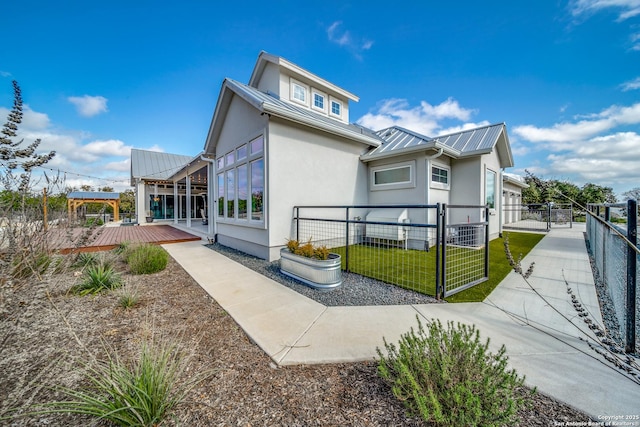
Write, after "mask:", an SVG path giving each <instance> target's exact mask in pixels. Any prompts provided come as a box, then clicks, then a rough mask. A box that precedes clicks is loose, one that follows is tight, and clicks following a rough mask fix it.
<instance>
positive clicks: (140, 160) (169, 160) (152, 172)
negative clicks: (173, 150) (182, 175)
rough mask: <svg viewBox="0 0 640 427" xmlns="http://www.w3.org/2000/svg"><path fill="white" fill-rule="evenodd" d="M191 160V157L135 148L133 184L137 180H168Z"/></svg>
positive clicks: (132, 170)
mask: <svg viewBox="0 0 640 427" xmlns="http://www.w3.org/2000/svg"><path fill="white" fill-rule="evenodd" d="M191 160H192V157H191V156H184V155H180V154H169V153H160V152H157V151H147V150H138V149H135V148H134V149H132V150H131V179H132V183H133V180H134V179H135V178H141V179H149V180H168V179H169V178H170V177H171V176H173V174H174V173H176V172H178V171H179V170H180V169H181V168H182V167H184V165H186V164H187V163H189V162H190V161H191Z"/></svg>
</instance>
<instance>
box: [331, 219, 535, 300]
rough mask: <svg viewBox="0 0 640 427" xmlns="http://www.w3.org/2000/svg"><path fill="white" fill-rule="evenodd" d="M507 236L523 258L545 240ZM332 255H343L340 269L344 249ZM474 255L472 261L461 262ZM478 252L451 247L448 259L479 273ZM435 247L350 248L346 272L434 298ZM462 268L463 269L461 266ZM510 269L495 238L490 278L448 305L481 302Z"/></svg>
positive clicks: (491, 247) (525, 235) (516, 234)
mask: <svg viewBox="0 0 640 427" xmlns="http://www.w3.org/2000/svg"><path fill="white" fill-rule="evenodd" d="M504 235H505V236H508V237H509V243H510V247H511V252H512V253H513V254H514V256H516V257H518V256H519V255H522V256H523V257H524V256H525V255H527V254H528V253H529V252H530V251H531V249H533V247H534V246H535V245H536V244H538V242H539V241H540V240H541V239H542V238H543V237H544V234H534V233H520V232H509V233H507V232H505V233H504ZM331 251H332V252H334V253H337V254H339V255H342V257H343V269H345V265H344V256H345V248H344V247H340V248H333V249H331ZM470 253H471V254H473V256H472V257H471V261H463V260H465V259H467V258H469V257H467V256H465V254H466V255H469V254H470ZM477 253H478V250H477V249H471V248H450V249H449V250H448V252H447V257H448V259H449V262H450V263H460V264H461V263H462V262H468V263H469V264H471V265H466V266H464V268H466V269H467V270H469V271H477V270H480V271H482V269H483V267H482V265H483V262H484V261H483V259H482V257H477V256H475V254H477ZM435 265H436V251H435V248H434V249H432V250H431V251H429V252H425V251H417V250H403V249H399V248H376V247H371V246H363V245H353V246H349V270H350V271H351V272H353V273H357V274H361V275H363V276H367V277H372V278H374V279H378V280H381V281H384V282H387V283H393V284H395V285H397V286H400V287H402V288H405V289H411V290H414V291H417V292H420V293H423V294H426V295H435V293H436V289H435V283H436V279H435V278H436V275H435ZM461 268H462V267H461ZM509 271H511V266H510V265H509V261H508V260H507V257H506V255H505V253H504V240H503V239H502V238H497V239H494V240H492V241H491V242H489V279H488V280H487V281H485V282H483V283H480V284H478V285H476V286H474V287H472V288H469V289H466V290H464V291H462V292H459V293H457V294H455V295H452V296H450V297H448V298H446V300H447V301H448V302H480V301H483V300H484V299H485V298H486V297H487V296H488V295H489V294H490V293H491V291H493V290H494V289H495V287H496V286H498V284H499V283H500V282H501V281H502V280H503V279H504V278H505V277H506V276H507V274H509Z"/></svg>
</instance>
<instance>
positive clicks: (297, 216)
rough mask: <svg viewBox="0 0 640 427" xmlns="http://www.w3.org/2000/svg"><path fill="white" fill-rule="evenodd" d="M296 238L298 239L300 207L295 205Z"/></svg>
mask: <svg viewBox="0 0 640 427" xmlns="http://www.w3.org/2000/svg"><path fill="white" fill-rule="evenodd" d="M296 240H297V241H298V242H299V241H300V208H299V207H297V206H296Z"/></svg>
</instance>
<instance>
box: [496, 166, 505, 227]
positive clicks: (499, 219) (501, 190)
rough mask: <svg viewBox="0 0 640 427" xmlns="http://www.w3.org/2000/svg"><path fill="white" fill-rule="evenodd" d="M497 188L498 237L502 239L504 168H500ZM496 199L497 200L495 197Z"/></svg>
mask: <svg viewBox="0 0 640 427" xmlns="http://www.w3.org/2000/svg"><path fill="white" fill-rule="evenodd" d="M498 187H499V188H500V190H499V191H498V194H500V199H499V200H500V209H499V210H498V224H499V227H498V235H499V236H500V238H502V221H503V220H504V218H503V216H504V168H502V171H501V172H500V184H498ZM496 199H498V198H497V197H496ZM496 202H497V200H496Z"/></svg>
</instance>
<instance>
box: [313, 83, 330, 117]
mask: <svg viewBox="0 0 640 427" xmlns="http://www.w3.org/2000/svg"><path fill="white" fill-rule="evenodd" d="M311 108H313V109H314V110H318V111H321V112H322V113H324V114H326V113H327V96H326V95H325V94H324V93H322V92H319V91H317V90H315V89H314V88H311Z"/></svg>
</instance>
